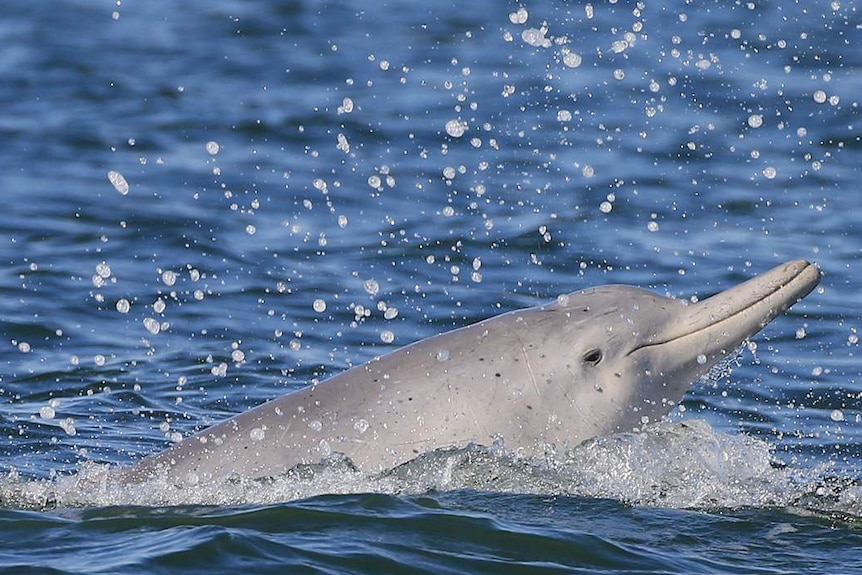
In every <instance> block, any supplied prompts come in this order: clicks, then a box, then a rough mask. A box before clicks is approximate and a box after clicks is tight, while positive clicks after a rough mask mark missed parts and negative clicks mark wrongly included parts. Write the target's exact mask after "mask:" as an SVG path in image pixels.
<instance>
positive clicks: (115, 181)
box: [108, 98, 825, 196]
mask: <svg viewBox="0 0 862 575" xmlns="http://www.w3.org/2000/svg"><path fill="white" fill-rule="evenodd" d="M824 99H825V98H824ZM108 181H109V182H111V185H113V186H114V189H115V190H117V191H118V192H120V193H121V194H123V195H124V196H125V195H126V194H128V193H129V182H127V181H126V178H124V177H123V174H121V173H120V172H115V171H114V170H111V171H110V172H108Z"/></svg>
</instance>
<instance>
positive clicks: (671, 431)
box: [0, 420, 862, 519]
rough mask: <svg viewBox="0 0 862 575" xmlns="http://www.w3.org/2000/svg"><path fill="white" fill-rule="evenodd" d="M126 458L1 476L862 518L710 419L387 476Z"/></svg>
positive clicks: (830, 489)
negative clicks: (465, 494) (128, 467)
mask: <svg viewBox="0 0 862 575" xmlns="http://www.w3.org/2000/svg"><path fill="white" fill-rule="evenodd" d="M115 469H116V468H112V467H111V466H108V465H101V464H95V463H87V464H84V465H83V466H82V467H81V468H80V469H79V471H78V472H77V473H76V474H74V475H69V476H62V477H58V478H55V479H52V480H28V479H26V478H24V477H23V476H21V475H19V474H18V473H16V472H11V473H9V474H8V475H6V476H5V477H3V478H2V479H0V503H2V506H4V507H15V508H28V509H51V508H58V507H104V506H176V505H265V504H273V503H280V502H285V501H293V500H298V499H306V498H310V497H314V496H318V495H323V494H354V493H369V492H371V493H382V494H389V495H417V494H422V493H427V492H431V491H455V490H477V491H485V492H495V493H521V494H541V495H554V496H574V497H588V498H604V499H614V500H618V501H622V502H624V503H626V504H630V505H635V506H650V507H665V508H675V509H683V508H695V509H703V508H708V509H716V508H719V509H720V508H743V507H755V508H762V507H779V508H790V509H797V510H800V511H814V512H816V513H821V514H830V515H836V514H837V515H841V516H844V517H851V518H855V519H862V489H860V488H859V487H856V486H855V485H851V484H847V483H846V482H843V483H842V482H840V481H836V480H834V479H829V477H828V475H827V473H828V467H820V468H815V469H807V468H796V467H792V466H788V465H785V464H784V463H783V462H781V461H780V460H779V459H777V458H776V457H775V454H774V451H773V447H772V446H771V445H770V444H769V443H767V442H764V441H762V440H759V439H756V438H752V437H749V436H745V435H728V434H723V433H719V432H717V431H715V430H714V429H713V428H712V427H710V425H709V424H708V423H706V422H705V421H702V420H686V421H682V422H668V421H665V422H662V423H659V424H657V425H654V426H651V427H649V428H648V429H646V430H644V431H642V432H632V433H621V434H616V435H612V436H608V437H601V438H597V439H593V440H591V441H588V442H586V443H584V444H582V445H580V446H578V447H576V448H574V449H573V450H571V451H569V452H568V453H566V454H565V455H562V456H554V455H552V454H548V455H547V456H546V457H544V458H542V459H525V458H519V457H517V456H515V455H513V454H511V453H506V452H504V451H503V450H502V449H501V448H499V447H494V448H484V447H480V446H470V447H467V448H463V449H447V450H438V451H434V452H430V453H426V454H424V455H422V456H420V457H418V458H416V459H414V460H413V461H410V462H408V463H405V464H403V465H401V466H399V467H396V468H395V469H391V470H388V471H386V472H384V473H379V474H364V473H361V472H359V471H357V470H356V468H355V467H354V466H353V465H352V464H351V462H350V461H349V460H347V459H345V458H339V457H331V458H330V459H328V460H327V461H325V462H323V463H321V464H319V465H304V466H299V467H297V468H294V469H292V470H290V471H289V472H287V473H285V474H283V475H281V476H278V477H273V478H268V479H263V480H234V481H225V482H220V483H213V484H196V485H188V484H183V483H182V482H178V481H177V480H176V478H172V477H158V478H155V479H152V480H150V481H148V482H146V483H143V484H140V485H135V486H134V487H130V486H129V485H126V484H123V483H121V482H120V481H118V479H117V475H116V474H115V473H114V471H115Z"/></svg>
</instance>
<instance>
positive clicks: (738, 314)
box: [631, 260, 821, 372]
mask: <svg viewBox="0 0 862 575" xmlns="http://www.w3.org/2000/svg"><path fill="white" fill-rule="evenodd" d="M820 277H821V273H820V269H819V268H818V267H817V266H815V265H814V264H811V263H809V262H807V261H805V260H795V261H791V262H788V263H786V264H783V265H780V266H778V267H776V268H773V269H771V270H769V271H768V272H766V273H764V274H761V275H759V276H757V277H754V278H752V279H750V280H748V281H746V282H743V283H741V284H739V285H738V286H735V287H732V288H730V289H728V290H726V291H723V292H720V293H718V294H716V295H714V296H712V297H710V298H708V299H705V300H703V301H701V302H698V303H695V304H690V305H687V306H685V307H684V308H682V309H681V310H680V311H679V314H680V315H679V316H675V317H673V318H671V319H672V321H670V322H669V323H668V324H667V325H666V326H664V327H663V328H662V329H660V330H659V331H658V332H657V333H656V334H654V336H653V337H652V338H650V340H648V341H647V342H646V343H645V344H644V345H641V346H639V347H638V348H637V349H635V350H633V351H632V352H631V353H634V352H636V351H638V350H642V349H645V348H650V347H653V346H658V345H664V344H669V343H679V344H683V343H685V349H687V350H697V351H698V354H699V355H702V356H706V358H707V361H703V357H701V358H700V360H699V361H698V363H700V364H701V365H702V366H703V367H704V368H705V369H704V372H705V371H706V370H708V369H709V368H710V367H711V366H712V365H714V364H715V362H716V361H718V360H719V359H721V358H722V357H724V356H726V355H727V354H729V353H731V352H732V351H734V350H735V349H736V348H737V347H739V346H740V345H741V344H742V343H743V342H744V341H745V340H746V339H748V338H750V337H751V336H753V335H754V334H756V333H757V332H759V331H760V330H761V329H763V327H764V326H766V324H768V323H769V322H770V321H772V320H773V319H775V317H776V316H778V315H780V314H782V313H783V312H784V311H786V310H787V309H788V308H789V307H790V306H792V305H793V304H795V303H796V302H798V301H799V300H801V299H802V298H804V297H805V296H806V295H808V294H809V293H810V292H811V291H812V290H813V289H814V288H815V287H816V286H817V284H818V283H819V282H820ZM683 340H685V341H683Z"/></svg>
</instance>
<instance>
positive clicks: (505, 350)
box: [121, 260, 821, 485]
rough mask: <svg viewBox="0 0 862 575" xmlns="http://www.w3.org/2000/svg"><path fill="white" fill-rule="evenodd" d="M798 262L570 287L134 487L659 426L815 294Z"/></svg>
mask: <svg viewBox="0 0 862 575" xmlns="http://www.w3.org/2000/svg"><path fill="white" fill-rule="evenodd" d="M820 277H821V273H820V270H819V268H817V266H815V265H813V264H811V263H809V262H807V261H804V260H797V261H791V262H788V263H786V264H784V265H780V266H778V267H776V268H774V269H772V270H770V271H768V272H766V273H764V274H762V275H760V276H757V277H754V278H752V279H749V280H748V281H746V282H744V283H742V284H740V285H738V286H736V287H732V288H730V289H728V290H726V291H723V292H721V293H718V294H716V295H713V296H712V297H710V298H708V299H705V300H702V301H699V302H697V303H691V302H687V301H682V300H678V299H672V298H667V297H663V296H660V295H657V294H655V293H653V292H650V291H647V290H643V289H639V288H636V287H631V286H622V285H608V286H601V287H594V288H590V289H585V290H583V291H579V292H575V293H571V294H568V295H563V296H560V297H558V298H556V300H554V301H551V302H550V303H547V304H545V305H542V306H539V307H533V308H529V309H522V310H517V311H512V312H509V313H504V314H502V315H499V316H496V317H492V318H490V319H486V320H484V321H480V322H478V323H475V324H473V325H470V326H467V327H463V328H460V329H456V330H454V331H450V332H447V333H444V334H441V335H437V336H434V337H430V338H428V339H424V340H421V341H419V342H416V343H413V344H411V345H408V346H406V347H403V348H401V349H399V350H397V351H394V352H392V353H389V354H387V355H384V356H382V357H379V358H376V359H374V360H372V361H370V362H368V363H366V364H364V365H360V366H357V367H353V368H351V369H348V370H347V371H344V372H342V373H340V374H338V375H335V376H333V377H331V378H330V379H327V380H325V381H323V382H321V383H317V384H313V385H311V386H308V387H305V388H303V389H301V390H298V391H295V392H293V393H289V394H287V395H285V396H283V397H281V398H278V399H274V400H271V401H269V402H267V403H264V404H262V405H260V406H258V407H255V408H253V409H250V410H249V411H246V412H244V413H242V414H239V415H237V416H235V417H232V418H230V419H228V420H226V421H224V422H222V423H219V424H216V425H214V426H212V427H210V428H208V429H205V430H203V431H201V432H199V433H197V434H196V435H193V436H191V437H188V438H186V439H184V440H183V441H181V442H179V443H177V444H175V445H173V446H172V447H170V448H168V449H167V450H165V451H163V452H161V453H158V454H155V455H150V456H147V457H145V458H143V459H141V460H140V461H139V462H138V463H137V464H136V465H134V466H132V467H128V468H125V469H122V470H121V473H122V476H121V477H122V479H123V481H124V482H134V483H137V482H143V481H147V480H148V479H151V478H155V477H158V476H162V477H168V478H170V480H172V481H174V482H177V483H178V484H186V485H193V484H197V483H202V482H218V481H225V480H230V481H235V480H245V479H260V478H267V477H273V476H277V475H280V474H282V473H285V472H287V471H289V470H291V469H292V468H294V467H296V466H298V465H302V464H316V463H320V462H321V461H322V460H326V459H327V458H329V457H333V456H336V457H337V456H342V457H347V458H349V460H350V461H351V462H352V464H353V465H354V466H355V467H356V468H357V469H358V470H359V471H362V472H367V473H375V472H381V471H385V470H388V469H392V468H394V467H396V466H398V465H400V464H402V463H405V462H407V461H409V460H411V459H413V458H415V457H417V456H418V455H420V454H422V453H425V452H428V451H432V450H437V449H443V448H456V447H463V446H467V445H470V444H479V445H485V446H490V445H499V446H502V448H503V449H504V450H506V451H507V452H511V453H514V454H516V455H523V456H527V457H530V456H545V455H547V454H548V453H549V452H551V453H564V452H565V450H567V449H570V448H571V447H574V446H575V445H577V444H579V443H581V442H583V441H585V440H587V439H589V438H592V437H596V436H602V435H607V434H612V433H617V432H623V431H632V430H638V429H640V428H642V427H643V426H644V425H646V424H648V423H650V422H654V421H657V420H658V419H660V418H661V417H663V416H664V415H665V414H667V413H668V412H669V411H670V410H671V409H672V408H673V406H675V405H676V404H677V403H678V402H679V401H680V400H681V399H682V397H683V395H684V394H685V392H686V390H688V388H689V386H690V385H691V384H692V383H693V382H695V381H696V380H698V378H700V377H702V376H704V375H705V374H707V373H708V372H709V370H710V369H711V368H712V367H713V366H714V365H715V364H716V363H717V362H719V361H721V360H722V359H723V358H725V357H726V356H727V355H729V354H732V353H734V352H735V351H738V349H739V348H740V346H741V345H742V344H743V343H744V342H745V341H746V340H748V339H749V338H750V337H751V336H753V335H754V334H755V333H757V332H759V331H760V330H761V329H762V328H763V327H764V326H765V325H766V324H767V323H769V322H770V321H771V320H772V319H774V318H775V317H776V316H778V315H779V314H781V313H783V312H784V311H785V310H786V309H787V308H789V307H790V306H792V305H793V304H795V303H796V302H797V301H799V300H800V299H802V298H803V297H805V296H806V295H808V293H810V292H811V291H812V290H813V289H814V287H815V286H816V285H817V284H818V282H819V281H820Z"/></svg>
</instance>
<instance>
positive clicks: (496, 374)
mask: <svg viewBox="0 0 862 575" xmlns="http://www.w3.org/2000/svg"><path fill="white" fill-rule="evenodd" d="M494 377H503V376H502V375H500V372H497V373H495V374H494Z"/></svg>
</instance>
